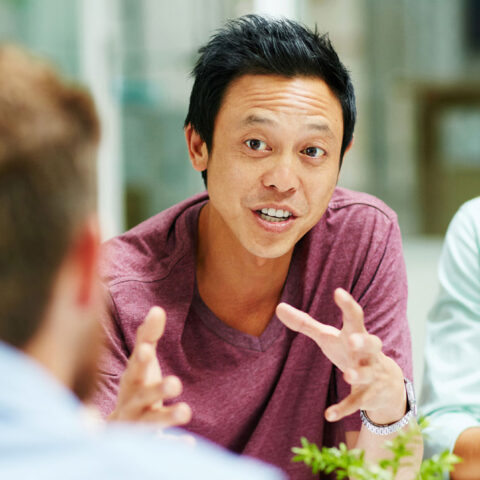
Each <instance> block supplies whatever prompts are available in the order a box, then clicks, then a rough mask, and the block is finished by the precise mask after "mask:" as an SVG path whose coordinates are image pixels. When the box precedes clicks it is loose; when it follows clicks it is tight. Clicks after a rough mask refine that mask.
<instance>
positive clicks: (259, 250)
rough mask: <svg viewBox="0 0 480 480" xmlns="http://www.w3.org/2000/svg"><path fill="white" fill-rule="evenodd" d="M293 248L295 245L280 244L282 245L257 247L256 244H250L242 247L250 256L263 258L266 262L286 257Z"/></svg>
mask: <svg viewBox="0 0 480 480" xmlns="http://www.w3.org/2000/svg"><path fill="white" fill-rule="evenodd" d="M294 247H295V244H293V245H291V244H288V245H286V244H282V245H259V244H258V243H256V244H253V245H252V244H250V245H244V248H245V249H246V250H247V251H248V252H250V253H251V254H252V255H254V256H255V257H258V258H264V259H266V260H267V259H268V260H273V259H275V258H280V257H283V256H284V255H286V254H287V253H289V252H291V251H292V250H293V248H294Z"/></svg>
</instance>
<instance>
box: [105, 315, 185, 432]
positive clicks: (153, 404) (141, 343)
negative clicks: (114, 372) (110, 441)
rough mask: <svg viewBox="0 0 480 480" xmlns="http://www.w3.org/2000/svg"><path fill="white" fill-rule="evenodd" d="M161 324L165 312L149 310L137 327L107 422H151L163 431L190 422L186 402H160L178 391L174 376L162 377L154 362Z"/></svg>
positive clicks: (163, 325) (155, 361)
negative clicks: (135, 336) (115, 400)
mask: <svg viewBox="0 0 480 480" xmlns="http://www.w3.org/2000/svg"><path fill="white" fill-rule="evenodd" d="M165 322H166V315H165V311H164V310H163V309H162V308H160V307H152V308H151V309H150V311H149V312H148V314H147V316H146V317H145V320H144V322H143V323H142V325H140V327H139V328H138V330H137V339H136V342H135V348H134V349H133V352H132V355H131V356H130V358H129V360H128V365H127V368H126V370H125V372H124V373H123V375H122V378H121V380H120V388H119V391H118V397H117V405H116V407H115V410H114V411H113V412H112V413H111V414H110V416H109V417H108V420H111V421H138V422H153V423H157V424H159V425H161V426H162V427H164V428H167V427H173V426H179V425H184V424H186V423H188V422H189V421H190V419H191V416H192V412H191V409H190V407H189V406H188V405H187V404H186V403H184V402H180V403H177V404H175V405H172V406H168V407H167V406H164V405H163V401H164V400H167V399H170V398H174V397H177V396H178V395H180V393H181V392H182V383H181V382H180V380H179V378H178V377H174V376H168V377H162V371H161V369H160V365H159V363H158V359H157V353H156V348H157V342H158V340H159V339H160V338H161V336H162V334H163V331H164V330H165Z"/></svg>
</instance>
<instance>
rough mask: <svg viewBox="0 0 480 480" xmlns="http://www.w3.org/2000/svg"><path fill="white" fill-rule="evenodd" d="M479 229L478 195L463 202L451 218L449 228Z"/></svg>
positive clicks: (472, 230) (479, 201) (479, 199)
mask: <svg viewBox="0 0 480 480" xmlns="http://www.w3.org/2000/svg"><path fill="white" fill-rule="evenodd" d="M452 229H453V230H469V231H471V232H477V234H478V232H479V231H480V197H477V198H474V199H472V200H469V201H468V202H466V203H464V204H463V205H462V206H461V207H460V208H459V210H458V212H457V213H456V214H455V216H454V217H453V219H452V222H451V225H450V228H449V230H452Z"/></svg>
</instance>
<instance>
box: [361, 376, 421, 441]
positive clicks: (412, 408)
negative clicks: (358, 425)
mask: <svg viewBox="0 0 480 480" xmlns="http://www.w3.org/2000/svg"><path fill="white" fill-rule="evenodd" d="M403 381H404V382H405V390H406V392H407V409H408V410H407V413H406V414H405V415H404V416H403V417H402V418H401V419H400V420H398V422H394V423H390V424H389V425H378V424H377V423H375V422H372V421H371V420H370V419H369V418H368V415H367V412H365V411H364V410H360V418H361V419H362V423H363V424H364V425H365V426H366V427H367V429H368V430H370V431H371V432H372V433H376V434H377V435H389V434H390V433H395V432H398V430H400V429H401V428H403V427H404V426H405V425H407V423H408V422H409V421H410V419H411V418H416V417H417V400H416V398H415V389H414V388H413V383H412V382H411V381H410V380H407V379H406V378H405V379H404V380H403Z"/></svg>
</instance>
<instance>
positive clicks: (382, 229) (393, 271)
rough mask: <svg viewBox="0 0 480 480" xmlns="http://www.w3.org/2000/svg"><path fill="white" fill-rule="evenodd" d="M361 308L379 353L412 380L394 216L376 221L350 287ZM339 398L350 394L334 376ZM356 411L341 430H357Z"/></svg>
mask: <svg viewBox="0 0 480 480" xmlns="http://www.w3.org/2000/svg"><path fill="white" fill-rule="evenodd" d="M351 293H352V295H353V297H354V298H355V299H356V300H357V302H358V303H359V304H360V305H361V307H362V309H363V312H364V316H365V327H366V329H367V331H368V332H369V333H370V334H372V335H376V336H378V337H379V338H380V339H381V340H382V343H383V348H382V351H383V353H384V354H385V355H387V356H388V357H390V358H392V359H393V360H394V361H395V362H396V363H397V364H398V365H399V366H400V368H401V369H402V371H403V374H404V377H406V378H408V379H410V380H413V378H412V377H413V369H412V351H411V338H410V329H409V325H408V321H407V313H406V312H407V274H406V268H405V261H404V257H403V249H402V239H401V234H400V228H399V226H398V223H397V220H396V217H393V218H392V217H391V216H389V217H387V216H385V215H383V214H382V218H381V219H380V220H378V221H377V223H376V225H375V230H374V232H373V233H372V237H371V241H370V242H369V247H368V250H367V255H366V258H365V262H364V265H363V268H362V273H361V275H360V276H359V278H358V280H357V281H356V283H355V284H354V285H353V288H352V292H351ZM337 378H338V385H337V388H338V391H339V393H340V398H344V397H345V396H347V395H348V394H349V393H350V388H351V387H350V385H348V384H347V383H346V382H345V381H344V380H343V377H342V375H341V374H340V375H337ZM360 428H361V421H360V417H359V414H358V412H356V413H355V414H353V415H351V416H349V417H346V418H345V419H344V429H345V431H358V430H360Z"/></svg>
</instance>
